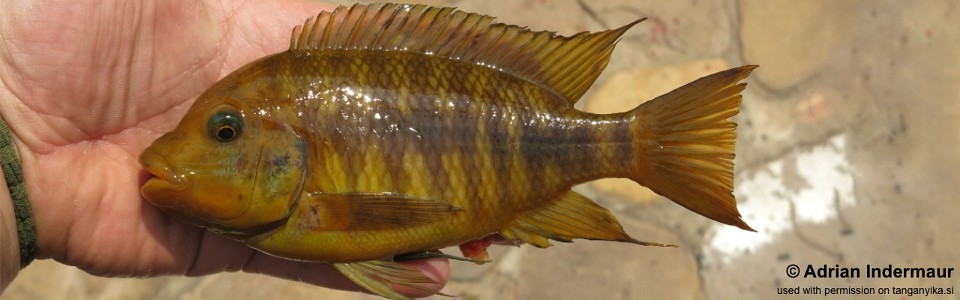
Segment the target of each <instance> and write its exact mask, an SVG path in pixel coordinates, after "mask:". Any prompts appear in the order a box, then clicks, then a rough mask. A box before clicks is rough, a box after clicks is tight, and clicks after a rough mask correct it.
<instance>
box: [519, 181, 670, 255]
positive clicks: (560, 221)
mask: <svg viewBox="0 0 960 300" xmlns="http://www.w3.org/2000/svg"><path fill="white" fill-rule="evenodd" d="M500 234H501V235H503V237H504V238H506V239H508V240H509V239H518V240H521V241H523V242H525V243H528V244H531V245H534V246H536V247H540V248H546V247H550V246H551V244H550V241H549V240H555V241H560V242H571V241H572V240H573V239H578V238H579V239H588V240H604V241H618V242H627V243H634V244H638V245H643V246H659V247H676V246H675V245H667V244H660V243H651V242H644V241H639V240H637V239H634V238H632V237H630V235H628V234H627V233H626V232H624V231H623V226H621V225H620V222H619V221H617V218H616V217H614V216H613V215H612V214H611V213H610V211H608V210H607V209H606V208H603V207H601V206H600V205H597V204H596V203H594V202H593V201H592V200H590V199H587V197H584V196H583V195H581V194H579V193H577V192H574V191H569V192H567V193H566V194H563V195H562V196H560V198H558V199H557V200H555V201H553V202H551V203H549V204H547V205H545V206H543V207H540V208H538V209H535V210H533V211H530V212H528V213H526V214H525V215H522V216H521V217H519V218H517V219H516V220H514V221H513V222H512V223H510V225H507V227H506V228H504V229H502V230H501V231H500Z"/></svg>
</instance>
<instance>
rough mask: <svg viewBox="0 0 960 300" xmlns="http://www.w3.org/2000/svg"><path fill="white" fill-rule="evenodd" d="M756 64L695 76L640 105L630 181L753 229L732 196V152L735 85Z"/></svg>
mask: <svg viewBox="0 0 960 300" xmlns="http://www.w3.org/2000/svg"><path fill="white" fill-rule="evenodd" d="M754 68H756V66H743V67H739V68H734V69H730V70H726V71H722V72H718V73H715V74H713V75H710V76H707V77H704V78H700V79H698V80H696V81H694V82H691V83H689V84H687V85H685V86H683V87H680V88H678V89H676V90H673V91H671V92H669V93H667V94H665V95H662V96H660V97H657V98H656V99H653V100H651V101H648V102H646V103H644V104H643V105H640V106H639V107H637V108H636V109H634V110H632V111H631V112H629V114H631V115H632V116H633V117H635V119H636V120H635V122H636V123H635V125H634V126H633V128H634V130H635V131H634V137H635V140H636V141H637V142H636V144H635V146H634V149H636V151H637V154H638V155H637V157H638V159H637V160H636V163H635V165H634V166H633V168H634V169H633V170H632V171H631V172H630V176H631V179H633V180H634V181H637V182H639V183H640V184H642V185H644V186H646V187H648V188H650V189H651V190H653V191H654V192H656V193H658V194H660V195H663V196H665V197H667V198H670V200H673V202H676V203H677V204H680V205H683V206H684V207H686V208H688V209H690V210H692V211H694V212H696V213H698V214H701V215H703V216H705V217H707V218H711V219H714V220H716V221H718V222H721V223H725V224H729V225H733V226H737V227H740V228H742V229H744V230H750V231H754V230H753V228H750V226H749V225H747V223H746V222H744V221H743V220H742V219H740V212H739V211H737V202H736V200H735V199H734V197H733V157H734V153H733V149H734V142H735V140H736V132H735V129H736V127H737V124H736V123H733V122H731V121H728V120H727V119H728V118H730V117H732V116H734V115H736V114H737V113H738V112H739V111H740V99H741V97H740V92H741V91H743V89H744V87H746V83H738V82H739V81H741V80H743V79H745V78H746V77H747V76H748V75H750V71H752V70H753V69H754Z"/></svg>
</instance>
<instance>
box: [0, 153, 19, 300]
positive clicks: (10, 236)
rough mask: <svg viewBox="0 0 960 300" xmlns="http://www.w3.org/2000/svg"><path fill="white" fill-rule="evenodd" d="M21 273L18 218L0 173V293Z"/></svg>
mask: <svg viewBox="0 0 960 300" xmlns="http://www.w3.org/2000/svg"><path fill="white" fill-rule="evenodd" d="M19 272H20V239H19V237H18V236H17V217H16V214H15V213H14V212H13V200H12V199H11V198H10V190H9V189H8V188H7V181H6V178H4V176H3V172H0V293H2V292H3V291H4V290H6V289H7V286H8V285H10V282H12V281H13V278H14V277H16V276H17V273H19Z"/></svg>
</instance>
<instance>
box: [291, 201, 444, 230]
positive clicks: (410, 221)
mask: <svg viewBox="0 0 960 300" xmlns="http://www.w3.org/2000/svg"><path fill="white" fill-rule="evenodd" d="M307 198H308V200H307V201H311V202H312V203H311V204H314V205H316V206H317V207H318V209H316V211H317V213H318V214H322V215H323V216H324V217H326V218H325V220H326V221H325V222H324V226H325V228H327V229H341V230H379V229H397V228H404V227H412V226H419V225H425V224H430V223H433V222H437V221H439V220H442V219H443V218H446V217H450V216H451V215H452V214H455V213H457V211H459V210H460V209H459V208H457V207H456V206H453V205H451V204H450V203H447V202H444V201H440V200H434V199H424V198H418V197H414V196H410V195H405V194H398V193H341V194H327V193H310V194H309V195H308V196H307ZM321 208H322V209H321Z"/></svg>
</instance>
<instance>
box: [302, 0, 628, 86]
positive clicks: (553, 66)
mask: <svg viewBox="0 0 960 300" xmlns="http://www.w3.org/2000/svg"><path fill="white" fill-rule="evenodd" d="M643 20H644V19H640V20H637V21H634V22H632V23H630V24H627V25H624V26H623V27H620V28H617V29H615V30H607V31H602V32H596V33H587V32H581V33H578V34H576V35H574V36H571V37H564V36H559V35H557V34H555V33H553V32H547V31H531V30H529V29H526V28H524V27H519V26H514V25H506V24H502V23H494V22H493V21H494V18H493V17H490V16H485V15H480V14H474V13H466V12H462V11H458V10H456V9H454V8H438V7H430V6H426V5H408V4H369V5H361V4H356V5H353V6H352V7H349V8H348V7H345V6H341V7H338V8H337V9H335V10H334V11H333V12H322V13H320V14H319V15H317V17H316V18H310V19H307V21H306V22H304V24H303V26H302V27H301V26H297V27H296V28H294V29H293V34H292V36H291V38H290V50H292V51H296V50H318V49H339V50H374V51H406V52H414V53H422V54H428V55H437V56H441V57H445V58H449V59H457V60H465V61H471V62H474V63H477V64H479V65H484V66H488V67H491V68H496V69H498V70H502V71H504V72H508V73H510V74H513V75H515V76H518V77H521V78H523V79H526V80H529V81H531V82H536V83H539V84H541V86H543V87H545V88H548V89H551V90H554V91H556V92H557V93H558V94H559V95H561V96H563V97H564V98H566V99H567V100H569V101H570V102H571V103H572V102H576V101H577V99H580V96H583V93H585V92H586V91H587V89H588V88H590V85H592V84H593V82H594V81H595V80H596V79H597V76H599V75H600V72H601V71H603V69H604V68H605V67H606V66H607V62H609V60H610V53H611V52H612V51H613V47H614V45H616V42H617V40H618V39H619V38H620V36H621V35H622V34H623V33H624V32H625V31H626V30H627V29H629V28H630V27H632V26H633V25H635V24H637V23H639V22H641V21H643Z"/></svg>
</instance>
